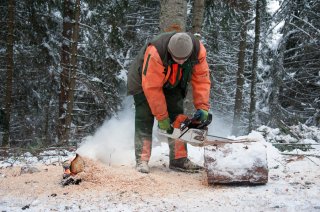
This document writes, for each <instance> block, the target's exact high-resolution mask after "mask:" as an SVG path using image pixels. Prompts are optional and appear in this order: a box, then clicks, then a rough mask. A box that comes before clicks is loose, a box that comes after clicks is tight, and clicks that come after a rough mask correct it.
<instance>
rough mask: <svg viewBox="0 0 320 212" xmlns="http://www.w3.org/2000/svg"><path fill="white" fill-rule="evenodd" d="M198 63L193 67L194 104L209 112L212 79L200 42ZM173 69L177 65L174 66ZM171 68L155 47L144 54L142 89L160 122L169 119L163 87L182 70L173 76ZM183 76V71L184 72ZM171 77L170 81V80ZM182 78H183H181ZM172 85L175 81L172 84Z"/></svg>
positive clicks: (149, 47)
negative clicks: (164, 62) (165, 64)
mask: <svg viewBox="0 0 320 212" xmlns="http://www.w3.org/2000/svg"><path fill="white" fill-rule="evenodd" d="M198 62H199V63H197V64H195V65H194V66H193V67H192V75H191V85H192V92H193V104H194V106H195V108H196V109H203V110H209V107H210V106H209V95H210V84H211V83H210V77H209V66H208V63H207V60H206V49H205V48H204V46H203V44H202V43H201V42H200V49H199V53H198ZM171 67H173V69H175V68H174V67H178V66H175V64H173V66H171ZM171 67H170V66H167V67H165V66H164V65H163V62H162V60H161V58H160V56H159V53H158V51H157V49H156V47H155V46H154V45H152V44H151V45H149V46H148V47H147V49H146V51H145V54H144V62H143V67H142V89H143V92H144V94H145V96H146V98H147V101H148V103H149V106H150V108H151V111H152V114H153V115H154V116H155V117H156V119H157V120H158V121H160V120H163V119H165V118H167V117H168V116H169V115H168V111H167V104H166V100H165V96H164V93H163V87H164V85H165V83H166V82H167V81H169V82H170V80H174V79H172V76H176V75H177V74H180V73H179V71H180V70H175V73H174V75H172V74H171V72H172V70H171ZM182 74H183V71H182ZM169 77H170V79H169ZM180 78H181V76H180ZM170 83H171V84H172V83H174V81H171V82H170Z"/></svg>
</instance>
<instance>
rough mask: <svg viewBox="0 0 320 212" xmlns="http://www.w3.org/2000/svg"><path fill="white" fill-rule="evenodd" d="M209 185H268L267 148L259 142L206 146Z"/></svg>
mask: <svg viewBox="0 0 320 212" xmlns="http://www.w3.org/2000/svg"><path fill="white" fill-rule="evenodd" d="M204 165H205V168H206V172H207V179H208V184H209V185H210V184H266V183H267V182H268V163H267V154H266V146H265V145H263V144H262V143H259V142H248V143H233V144H219V145H214V146H206V147H205V154H204Z"/></svg>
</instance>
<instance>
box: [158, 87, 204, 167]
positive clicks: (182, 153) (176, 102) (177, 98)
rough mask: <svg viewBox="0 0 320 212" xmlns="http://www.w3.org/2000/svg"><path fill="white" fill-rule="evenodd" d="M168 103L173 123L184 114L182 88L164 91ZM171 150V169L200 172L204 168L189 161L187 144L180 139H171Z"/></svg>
mask: <svg viewBox="0 0 320 212" xmlns="http://www.w3.org/2000/svg"><path fill="white" fill-rule="evenodd" d="M164 93H165V96H166V101H167V108H168V112H169V117H170V120H171V121H172V122H174V120H175V119H176V117H177V116H178V115H179V114H183V113H184V110H183V96H182V91H181V89H180V88H174V89H172V90H165V91H164ZM169 148H170V154H169V159H170V164H169V168H170V169H175V170H178V171H184V172H198V171H199V170H201V169H203V167H201V166H198V165H197V164H195V163H193V162H191V161H190V160H189V159H188V149H187V144H186V143H184V142H182V141H180V140H179V139H177V140H173V139H169Z"/></svg>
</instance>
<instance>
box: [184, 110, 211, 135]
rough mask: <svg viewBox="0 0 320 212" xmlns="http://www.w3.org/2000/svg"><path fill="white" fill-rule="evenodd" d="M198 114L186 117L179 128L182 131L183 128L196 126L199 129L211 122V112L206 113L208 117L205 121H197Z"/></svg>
mask: <svg viewBox="0 0 320 212" xmlns="http://www.w3.org/2000/svg"><path fill="white" fill-rule="evenodd" d="M199 118H200V115H196V114H195V115H194V116H193V117H192V118H191V119H189V118H187V119H186V120H185V121H184V122H182V124H181V127H180V130H181V131H183V130H184V129H185V128H187V127H188V128H190V127H192V128H196V129H201V128H204V127H206V126H208V125H209V124H210V123H211V122H212V114H211V113H209V114H208V118H207V120H205V121H198V119H199Z"/></svg>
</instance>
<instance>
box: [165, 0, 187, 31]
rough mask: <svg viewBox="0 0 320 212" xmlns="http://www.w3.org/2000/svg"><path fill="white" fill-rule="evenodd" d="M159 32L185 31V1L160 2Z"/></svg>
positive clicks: (170, 0) (167, 0)
mask: <svg viewBox="0 0 320 212" xmlns="http://www.w3.org/2000/svg"><path fill="white" fill-rule="evenodd" d="M160 4H161V11H160V30H161V31H162V32H170V31H178V32H180V31H185V30H186V23H187V1H185V0H161V1H160Z"/></svg>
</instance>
